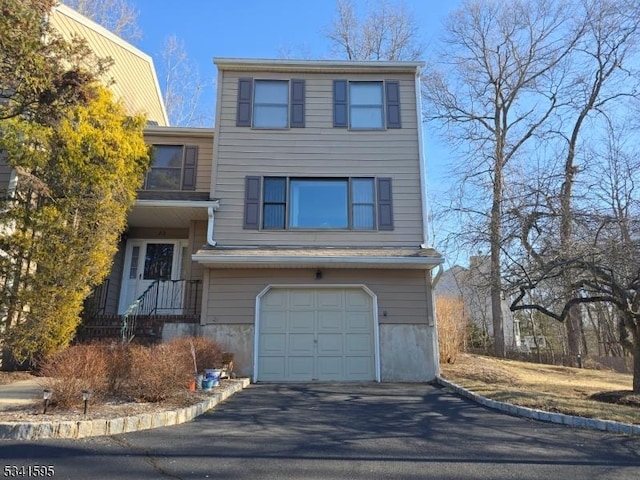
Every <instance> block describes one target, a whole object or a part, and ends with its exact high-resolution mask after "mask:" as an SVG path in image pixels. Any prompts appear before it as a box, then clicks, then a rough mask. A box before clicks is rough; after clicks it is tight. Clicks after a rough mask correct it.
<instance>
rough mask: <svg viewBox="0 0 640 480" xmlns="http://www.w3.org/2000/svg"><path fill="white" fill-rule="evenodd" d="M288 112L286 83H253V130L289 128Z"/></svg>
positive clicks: (287, 85)
mask: <svg viewBox="0 0 640 480" xmlns="http://www.w3.org/2000/svg"><path fill="white" fill-rule="evenodd" d="M288 111H289V82H288V81H283V80H256V81H255V84H254V94H253V126H254V127H255V128H287V127H288V126H289V116H288Z"/></svg>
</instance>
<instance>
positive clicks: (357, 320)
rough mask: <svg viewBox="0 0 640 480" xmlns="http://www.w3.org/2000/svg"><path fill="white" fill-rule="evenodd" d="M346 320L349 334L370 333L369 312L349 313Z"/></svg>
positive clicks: (346, 328)
mask: <svg viewBox="0 0 640 480" xmlns="http://www.w3.org/2000/svg"><path fill="white" fill-rule="evenodd" d="M346 317H347V318H346V319H345V330H346V331H347V332H370V331H371V314H370V313H369V312H349V315H347V316H346Z"/></svg>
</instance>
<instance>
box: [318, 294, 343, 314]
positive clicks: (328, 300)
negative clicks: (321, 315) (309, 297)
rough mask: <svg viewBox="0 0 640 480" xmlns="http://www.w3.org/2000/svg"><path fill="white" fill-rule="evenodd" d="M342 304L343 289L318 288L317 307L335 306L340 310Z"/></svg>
mask: <svg viewBox="0 0 640 480" xmlns="http://www.w3.org/2000/svg"><path fill="white" fill-rule="evenodd" d="M343 305H344V292H343V290H318V291H317V307H318V308H321V309H323V310H324V309H325V308H336V309H339V310H342V307H343Z"/></svg>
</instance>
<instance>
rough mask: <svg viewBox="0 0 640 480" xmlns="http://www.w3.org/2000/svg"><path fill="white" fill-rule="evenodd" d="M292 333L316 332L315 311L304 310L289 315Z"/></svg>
mask: <svg viewBox="0 0 640 480" xmlns="http://www.w3.org/2000/svg"><path fill="white" fill-rule="evenodd" d="M289 315H290V316H289V331H290V332H311V333H313V331H314V330H315V318H316V312H315V310H302V311H296V312H291V313H290V314H289Z"/></svg>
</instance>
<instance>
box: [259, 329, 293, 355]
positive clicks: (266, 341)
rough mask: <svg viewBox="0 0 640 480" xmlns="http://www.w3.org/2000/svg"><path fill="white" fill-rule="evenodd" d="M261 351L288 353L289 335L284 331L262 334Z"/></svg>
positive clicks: (265, 352)
mask: <svg viewBox="0 0 640 480" xmlns="http://www.w3.org/2000/svg"><path fill="white" fill-rule="evenodd" d="M260 353H261V354H264V355H283V356H284V355H286V354H287V336H286V334H284V333H277V334H273V333H265V334H262V335H260Z"/></svg>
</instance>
